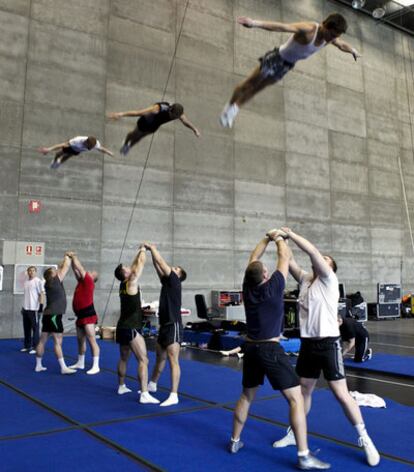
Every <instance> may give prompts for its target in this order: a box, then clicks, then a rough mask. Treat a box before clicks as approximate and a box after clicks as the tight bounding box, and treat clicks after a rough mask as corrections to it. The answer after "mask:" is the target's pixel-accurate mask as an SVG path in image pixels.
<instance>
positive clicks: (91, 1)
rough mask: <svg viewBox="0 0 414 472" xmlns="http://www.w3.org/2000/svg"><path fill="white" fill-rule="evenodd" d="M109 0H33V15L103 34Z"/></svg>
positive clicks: (59, 24) (36, 18)
mask: <svg viewBox="0 0 414 472" xmlns="http://www.w3.org/2000/svg"><path fill="white" fill-rule="evenodd" d="M109 4H110V1H109V0H71V1H70V2H68V1H66V0H33V2H32V9H31V17H32V18H33V19H35V20H39V21H42V22H45V23H52V24H54V25H57V26H61V27H64V28H69V29H74V30H78V31H83V32H85V33H89V34H95V35H98V36H103V35H104V34H105V33H106V26H107V18H108V13H109Z"/></svg>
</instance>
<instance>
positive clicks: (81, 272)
mask: <svg viewBox="0 0 414 472" xmlns="http://www.w3.org/2000/svg"><path fill="white" fill-rule="evenodd" d="M72 270H73V272H74V273H75V277H76V279H77V280H83V279H84V278H85V275H86V270H85V269H84V268H83V265H82V264H81V263H80V260H79V259H78V256H77V255H76V254H74V255H73V256H72Z"/></svg>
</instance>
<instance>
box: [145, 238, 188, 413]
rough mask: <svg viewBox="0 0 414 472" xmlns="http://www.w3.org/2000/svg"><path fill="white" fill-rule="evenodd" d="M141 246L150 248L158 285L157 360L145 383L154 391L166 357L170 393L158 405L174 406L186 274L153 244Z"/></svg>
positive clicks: (175, 402)
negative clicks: (168, 261)
mask: <svg viewBox="0 0 414 472" xmlns="http://www.w3.org/2000/svg"><path fill="white" fill-rule="evenodd" d="M145 247H146V248H147V249H149V250H150V251H151V256H152V263H153V264H154V267H155V270H156V272H157V274H158V277H159V278H160V281H161V285H162V288H161V293H160V304H159V309H158V320H159V331H158V340H157V361H156V364H155V366H154V370H153V372H152V376H151V381H150V382H149V384H148V391H150V392H156V391H157V382H158V379H159V378H160V375H161V373H162V371H163V370H164V367H165V362H166V360H167V357H168V361H169V363H170V368H171V393H170V395H169V397H168V398H167V399H166V400H165V401H164V402H162V403H161V405H160V406H170V405H176V404H177V403H178V394H177V392H178V384H179V382H180V373H181V372H180V364H179V361H178V358H179V355H180V344H181V342H182V337H183V324H182V320H181V282H183V281H184V280H185V279H186V278H187V274H186V272H185V270H184V269H183V268H182V267H179V266H177V267H171V266H169V265H168V264H167V263H166V262H165V260H164V258H163V257H162V256H161V254H160V253H159V252H158V250H157V248H156V247H155V246H154V245H153V244H149V243H146V244H145Z"/></svg>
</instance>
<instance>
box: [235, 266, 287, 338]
mask: <svg viewBox="0 0 414 472" xmlns="http://www.w3.org/2000/svg"><path fill="white" fill-rule="evenodd" d="M284 289H285V278H284V277H283V275H282V273H281V272H279V271H278V270H277V271H275V272H273V274H272V276H271V277H270V279H269V280H267V281H266V282H265V283H263V284H260V285H256V286H254V287H251V286H249V285H248V284H247V283H246V281H244V282H243V303H244V309H245V312H246V323H247V336H248V337H249V338H250V339H257V340H263V339H270V338H276V337H278V336H280V333H281V332H282V330H283V319H284V305H283V291H284Z"/></svg>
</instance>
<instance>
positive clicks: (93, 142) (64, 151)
mask: <svg viewBox="0 0 414 472" xmlns="http://www.w3.org/2000/svg"><path fill="white" fill-rule="evenodd" d="M94 149H95V150H96V151H99V152H102V153H103V154H107V155H108V156H113V153H112V152H111V151H109V150H108V149H106V148H105V147H103V146H102V144H101V143H100V142H99V141H98V140H97V139H96V138H95V136H76V137H75V138H72V139H69V140H68V141H65V142H64V143H60V144H55V145H54V146H50V147H41V148H39V149H38V151H39V152H41V153H42V154H45V155H46V154H48V153H49V152H53V151H57V152H56V154H55V157H54V158H53V161H52V164H51V165H50V167H51V169H57V168H58V167H59V166H60V165H61V164H63V163H64V162H65V161H67V160H68V159H69V158H71V157H72V156H78V155H79V154H80V153H82V152H86V151H92V150H94Z"/></svg>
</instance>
